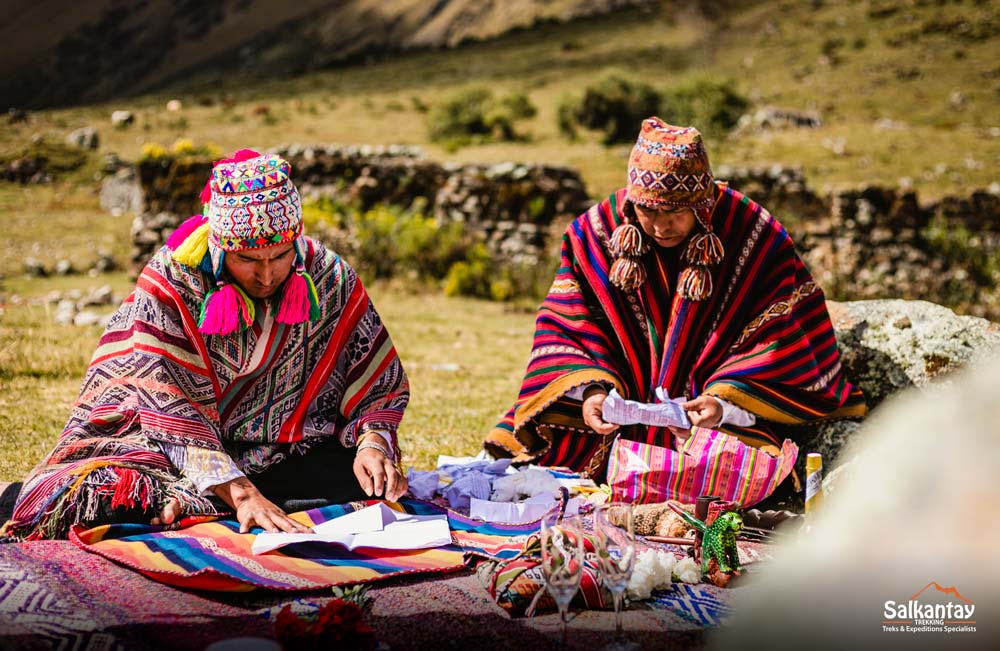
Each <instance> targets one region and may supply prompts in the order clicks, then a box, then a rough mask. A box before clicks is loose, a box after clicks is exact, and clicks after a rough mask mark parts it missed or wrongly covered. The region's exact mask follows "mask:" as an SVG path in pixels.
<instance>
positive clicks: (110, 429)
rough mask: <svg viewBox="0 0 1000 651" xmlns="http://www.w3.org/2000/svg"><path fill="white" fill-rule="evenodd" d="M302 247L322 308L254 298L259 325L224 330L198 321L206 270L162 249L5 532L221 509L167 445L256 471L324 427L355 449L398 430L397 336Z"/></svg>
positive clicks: (312, 244) (115, 320) (352, 284)
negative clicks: (173, 502)
mask: <svg viewBox="0 0 1000 651" xmlns="http://www.w3.org/2000/svg"><path fill="white" fill-rule="evenodd" d="M306 244H307V249H308V254H307V256H306V257H307V260H306V267H307V269H308V271H309V274H310V276H311V277H312V278H313V280H314V282H315V285H316V289H317V293H318V296H319V304H320V309H321V314H320V317H319V319H318V320H317V321H315V322H305V323H299V324H293V325H289V324H282V323H278V322H276V321H275V320H274V319H269V318H267V317H266V314H265V308H266V306H265V304H263V303H258V304H257V310H256V313H257V318H256V320H254V321H253V325H252V326H251V327H249V328H246V329H244V330H241V331H237V332H234V333H233V334H229V335H203V334H201V333H200V332H199V331H198V328H197V315H198V311H199V308H200V306H201V305H202V302H203V299H204V293H205V291H206V285H207V283H206V276H204V275H203V273H202V272H201V271H200V270H199V269H197V268H191V267H186V266H184V265H181V264H179V263H177V262H176V261H174V260H173V259H172V258H171V251H170V249H168V248H166V247H164V248H163V249H161V250H160V252H159V253H158V254H157V255H156V256H155V257H154V258H153V259H152V260H151V261H150V263H149V264H148V265H147V266H146V267H145V269H144V270H143V271H142V274H141V275H140V276H139V279H138V281H137V284H136V288H135V290H134V291H133V292H132V294H131V295H130V296H129V297H128V298H127V299H126V300H125V302H124V303H123V304H122V306H121V307H120V308H119V309H118V311H117V312H116V313H115V314H114V316H113V317H112V319H111V322H110V323H109V325H108V327H107V330H106V331H105V333H104V335H103V336H102V338H101V341H100V345H99V347H98V349H97V351H96V353H95V354H94V357H93V359H92V361H91V363H90V366H89V368H88V370H87V373H86V376H85V378H84V381H83V387H82V389H81V391H80V395H79V397H78V398H77V401H76V404H75V405H74V406H73V411H72V415H71V417H70V419H69V422H68V424H67V425H66V428H65V430H64V431H63V433H62V435H61V436H60V438H59V442H58V443H57V445H56V448H55V450H53V451H52V452H51V453H50V454H49V455H48V456H47V457H46V458H45V459H44V460H43V461H42V462H41V463H40V464H39V465H38V466H37V467H36V468H35V469H34V470H33V471H32V473H31V474H30V475H29V476H28V478H27V479H26V480H25V483H24V488H23V489H22V491H21V495H20V498H19V501H18V504H17V507H16V509H15V511H14V517H13V518H12V520H11V521H10V522H9V523H8V524H7V526H6V529H5V531H4V533H6V534H7V535H11V536H13V537H15V538H19V539H29V540H30V539H37V538H52V537H64V536H65V535H66V533H67V530H68V527H69V525H70V524H72V523H74V522H79V521H82V520H87V519H90V518H92V517H93V516H94V515H95V513H96V512H97V510H98V509H99V508H100V503H101V502H102V501H105V502H107V501H110V504H111V506H112V507H115V508H128V509H135V510H136V513H142V514H144V516H145V517H146V519H147V520H148V513H149V512H150V511H151V510H154V509H157V508H159V507H161V506H162V505H163V504H164V503H165V501H166V500H167V499H169V498H176V499H178V500H180V502H181V504H182V507H183V509H184V511H185V513H187V514H189V515H194V514H211V513H215V509H214V507H213V506H212V504H211V502H209V501H208V500H207V499H205V498H204V497H203V496H201V495H200V494H199V493H198V491H197V490H196V489H195V487H194V484H193V483H192V482H191V481H190V480H189V479H186V478H185V477H184V476H182V474H180V473H179V472H178V470H177V469H176V468H174V467H173V466H172V465H171V462H170V460H169V459H168V457H167V456H165V454H164V452H163V450H162V448H161V447H160V443H165V444H174V445H185V446H194V447H198V448H204V449H208V450H215V451H225V452H227V453H228V454H229V455H230V456H231V457H232V458H233V459H234V460H235V462H236V464H237V466H238V467H239V468H240V470H242V471H243V472H244V473H246V474H247V475H249V476H250V478H251V481H252V479H253V477H252V475H253V473H256V472H260V471H262V470H263V469H265V468H266V467H268V466H269V465H271V464H273V463H276V462H277V461H280V460H281V459H282V458H283V457H284V455H287V454H296V453H303V452H305V451H306V450H307V449H308V448H309V447H310V446H312V445H314V444H316V443H317V442H318V441H320V440H323V439H328V437H332V436H336V437H339V440H340V442H341V443H342V444H343V445H344V446H347V447H351V446H353V445H354V444H355V442H356V441H357V439H358V438H359V437H361V436H362V435H363V434H364V433H365V432H366V431H368V430H378V431H381V432H385V433H387V434H388V435H389V436H391V437H392V439H393V440H395V431H396V429H397V427H398V425H399V422H400V420H401V418H402V416H403V410H404V409H405V407H406V404H407V401H408V399H409V387H408V383H407V379H406V375H405V373H404V372H403V368H402V366H401V365H400V363H399V359H398V357H397V355H396V350H395V348H394V347H393V345H392V341H391V340H390V339H389V336H388V333H387V332H386V329H385V327H384V326H383V324H382V321H381V319H380V318H379V316H378V314H377V313H376V312H375V310H374V309H373V307H372V304H371V302H370V301H369V299H368V295H367V293H366V292H365V289H364V287H363V286H362V284H361V282H360V281H359V279H358V278H357V276H356V275H355V272H354V270H353V269H351V268H350V267H349V266H348V265H347V264H346V263H344V262H343V261H342V260H341V259H340V258H339V257H338V256H336V255H335V254H334V253H332V252H331V251H328V250H327V249H325V248H323V247H322V245H320V244H319V243H318V242H316V241H314V240H311V239H308V238H307V239H306ZM394 447H396V446H394ZM394 452H396V456H397V458H398V448H396V450H394Z"/></svg>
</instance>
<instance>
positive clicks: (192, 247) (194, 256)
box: [173, 223, 208, 267]
mask: <svg viewBox="0 0 1000 651" xmlns="http://www.w3.org/2000/svg"><path fill="white" fill-rule="evenodd" d="M207 253H208V224H207V223H205V224H202V225H201V226H199V227H198V228H196V229H194V230H193V231H191V234H190V235H188V236H187V237H186V238H185V239H184V242H183V243H181V244H180V246H178V247H177V248H176V249H174V256H173V257H174V260H176V261H177V262H179V263H181V264H183V265H186V266H188V267H197V266H198V265H200V264H201V261H202V260H203V259H204V258H205V254H207Z"/></svg>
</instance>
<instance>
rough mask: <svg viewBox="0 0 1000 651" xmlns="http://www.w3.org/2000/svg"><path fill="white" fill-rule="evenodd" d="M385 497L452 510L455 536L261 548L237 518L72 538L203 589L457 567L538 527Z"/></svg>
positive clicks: (418, 505)
mask: <svg viewBox="0 0 1000 651" xmlns="http://www.w3.org/2000/svg"><path fill="white" fill-rule="evenodd" d="M376 503H377V500H373V501H368V502H353V503H351V504H343V505H335V506H328V507H323V508H321V509H313V510H309V511H303V512H299V513H295V514H292V517H293V518H294V519H296V520H297V521H299V522H301V523H303V524H306V525H308V526H315V525H317V524H321V523H323V522H326V521H328V520H331V519H333V518H336V517H337V516H340V515H343V514H345V513H348V512H350V511H352V510H355V509H360V508H364V507H365V506H369V505H371V504H376ZM386 504H387V505H388V506H390V507H392V508H395V509H397V510H400V511H406V512H408V513H414V514H417V515H432V514H439V513H447V515H448V520H449V526H450V527H451V530H452V541H453V544H451V545H449V546H447V547H441V548H435V549H421V550H414V551H406V552H400V551H396V550H373V549H359V550H354V551H349V550H347V549H345V548H343V547H340V546H338V545H333V544H327V543H297V544H293V545H288V546H286V547H282V548H281V549H279V550H276V551H273V552H269V553H267V554H260V555H254V554H253V553H251V551H250V548H251V546H252V545H253V541H254V537H255V532H256V533H259V532H260V531H262V530H261V529H255V530H254V531H252V532H251V533H246V534H241V533H239V523H238V522H236V520H216V521H202V522H194V523H193V524H191V526H186V527H184V528H181V529H176V530H170V531H163V530H161V528H160V527H153V526H149V525H138V524H114V525H104V526H100V527H96V528H94V529H89V530H87V529H84V528H83V527H81V526H79V525H76V526H75V527H73V529H72V530H71V532H70V540H72V541H73V542H74V543H75V544H77V545H78V546H80V547H81V548H83V549H85V550H87V551H90V552H93V553H95V554H99V555H101V556H103V557H105V558H108V559H110V560H112V561H115V562H116V563H119V564H121V565H124V566H125V567H129V568H131V569H133V570H136V571H137V572H140V573H142V574H144V575H146V576H148V577H149V578H151V579H154V580H156V581H159V582H161V583H166V584H169V585H173V586H178V587H182V588H191V589H197V590H211V591H223V592H243V591H249V590H254V589H256V588H267V589H271V590H316V589H319V588H328V587H330V586H334V585H344V584H349V583H360V582H370V581H377V580H381V579H385V578H388V577H391V576H399V575H404V574H422V573H433V572H451V571H456V570H459V569H463V568H464V567H466V565H465V558H466V557H467V555H475V556H482V557H489V558H512V557H513V556H516V555H517V554H518V553H519V552H520V551H521V548H522V547H523V546H524V543H525V541H526V540H527V539H528V537H529V535H530V534H531V533H534V532H537V531H538V524H537V523H535V524H534V525H531V524H528V525H502V524H488V523H484V522H479V521H475V520H472V519H470V518H467V517H464V516H461V515H459V514H457V513H454V512H451V511H447V510H445V509H444V508H442V507H439V506H436V505H433V504H430V503H427V502H419V501H416V500H403V501H401V502H399V503H390V502H386ZM201 519H202V520H205V518H201Z"/></svg>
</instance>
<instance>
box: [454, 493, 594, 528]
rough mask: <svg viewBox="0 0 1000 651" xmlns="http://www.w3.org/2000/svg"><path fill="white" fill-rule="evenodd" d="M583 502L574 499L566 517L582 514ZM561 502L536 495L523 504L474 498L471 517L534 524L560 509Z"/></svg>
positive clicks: (488, 520) (546, 496)
mask: <svg viewBox="0 0 1000 651" xmlns="http://www.w3.org/2000/svg"><path fill="white" fill-rule="evenodd" d="M582 504H583V500H582V499H580V498H579V497H574V498H573V499H571V500H570V501H569V503H568V504H567V505H566V515H576V514H578V513H579V512H580V506H581V505H582ZM558 505H559V502H558V501H556V500H553V499H552V498H551V497H550V496H548V495H535V496H534V497H529V498H528V499H527V500H525V501H523V502H490V501H489V500H480V499H477V498H475V497H473V498H472V499H471V500H470V503H469V516H470V517H473V518H478V519H480V520H485V521H486V522H502V523H507V524H519V523H522V522H534V521H535V520H538V519H540V518H541V517H542V516H543V515H545V514H546V513H548V512H549V511H551V510H553V509H555V508H558Z"/></svg>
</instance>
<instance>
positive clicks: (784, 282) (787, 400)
mask: <svg viewBox="0 0 1000 651" xmlns="http://www.w3.org/2000/svg"><path fill="white" fill-rule="evenodd" d="M624 201H625V190H624V189H622V190H619V191H618V192H616V193H615V194H613V195H612V196H610V197H609V198H608V199H606V200H605V201H603V202H601V203H599V204H597V205H595V206H593V207H592V208H591V209H590V210H588V211H587V212H586V213H584V214H583V215H581V216H580V217H578V218H577V219H576V220H575V221H574V222H573V223H572V224H571V225H570V226H569V228H568V229H567V230H566V233H565V234H564V235H563V242H562V259H561V262H560V266H559V269H558V271H557V272H556V277H555V280H554V281H553V283H552V287H551V289H550V290H549V294H548V296H547V297H546V299H545V302H544V303H543V304H542V306H541V308H540V309H539V311H538V316H537V320H536V328H535V338H534V344H533V346H532V350H531V358H530V361H529V363H528V370H527V372H526V374H525V378H524V382H523V384H522V386H521V391H520V394H519V396H518V398H517V402H516V403H515V404H514V406H513V407H512V408H511V410H510V411H509V412H508V413H507V415H506V417H504V419H503V420H502V421H501V422H500V423H499V424H498V425H497V426H496V428H495V429H494V430H493V431H492V432H491V433H490V435H489V436H488V437H487V439H486V442H485V446H486V448H487V449H488V450H490V451H491V452H492V453H493V454H494V455H499V456H513V457H514V459H515V461H533V462H535V463H539V464H543V465H559V466H568V467H570V468H573V469H575V470H580V471H585V472H587V473H588V474H589V475H590V476H592V477H595V478H601V477H603V475H604V472H605V467H606V463H607V452H608V450H609V448H610V445H611V442H612V440H613V436H600V435H598V434H596V433H595V432H593V431H592V430H590V429H589V428H588V427H586V425H585V424H584V423H583V419H582V413H581V403H580V401H579V400H575V399H571V398H569V397H568V396H567V393H568V392H570V390H571V389H572V388H574V387H577V386H580V385H585V384H590V383H593V382H604V383H608V384H613V385H614V386H615V387H617V388H618V391H619V392H620V393H621V394H622V395H623V396H624V397H626V398H629V399H632V400H639V401H643V402H652V401H654V397H653V396H654V394H653V391H654V389H655V388H656V387H657V386H663V387H664V388H665V389H666V391H667V392H668V393H669V395H670V396H672V397H677V396H687V397H688V398H694V397H696V396H698V395H701V394H703V393H705V394H709V395H714V396H718V397H720V398H723V399H725V400H728V401H730V402H731V403H733V404H735V405H738V406H740V407H742V408H743V409H746V410H748V411H750V412H752V413H753V414H755V415H756V416H757V423H756V424H755V425H753V426H752V427H749V428H731V427H729V426H724V427H723V428H722V429H723V430H724V431H727V432H729V433H731V434H735V435H737V436H739V437H740V438H741V439H742V440H743V441H745V442H747V443H750V444H752V445H755V446H758V447H762V448H764V449H765V450H768V451H773V452H775V453H776V452H777V448H778V447H779V446H780V445H781V437H779V435H777V434H776V433H775V427H774V426H775V425H776V424H778V425H781V424H786V425H790V424H799V423H804V422H809V421H817V420H825V419H834V418H845V417H861V416H863V415H864V414H865V411H866V407H865V403H864V396H863V395H862V393H861V391H860V390H859V389H857V388H856V387H854V386H853V385H851V384H850V383H849V382H848V381H847V380H846V378H845V377H844V374H843V372H842V371H841V365H840V355H839V352H838V349H837V341H836V339H835V337H834V332H833V326H832V324H831V323H830V317H829V314H828V313H827V309H826V302H825V299H824V295H823V290H822V289H820V287H819V285H817V284H816V282H815V281H814V280H813V278H812V276H811V275H810V274H809V271H808V270H807V269H806V267H805V265H804V264H803V262H802V260H801V259H800V258H799V256H798V254H797V253H796V252H795V249H794V246H793V244H792V240H791V238H789V236H788V233H787V232H786V231H785V229H784V227H782V225H781V224H780V223H778V221H777V220H776V219H775V218H774V217H772V216H771V214H770V213H768V212H767V211H766V210H764V209H763V208H762V207H761V206H759V205H758V204H756V203H754V202H753V201H751V200H750V199H748V198H747V197H745V196H743V195H742V194H740V193H739V192H737V191H735V190H732V189H731V188H728V187H725V186H723V185H721V184H720V185H719V187H718V191H717V201H716V205H715V209H714V212H713V213H712V218H711V219H712V228H713V230H714V231H715V233H716V234H717V235H718V236H719V237H720V238H721V240H722V243H723V246H724V248H725V256H724V257H723V259H722V262H721V263H720V264H718V265H715V266H713V267H711V268H710V269H711V273H712V284H713V287H714V290H713V292H712V294H711V296H710V297H709V298H708V299H707V300H704V301H690V300H687V299H684V298H681V297H680V296H679V295H678V294H677V292H676V291H675V290H676V286H677V277H678V274H679V273H680V271H681V268H682V267H681V265H682V264H683V263H682V262H681V256H680V254H681V252H682V251H683V250H684V245H681V246H677V247H674V248H672V249H666V248H661V247H658V246H656V245H655V244H654V245H653V246H652V247H650V250H649V251H648V252H647V253H646V254H645V255H644V256H643V263H644V264H645V266H646V271H647V276H648V279H647V281H646V282H645V283H643V285H642V286H641V287H640V288H638V289H636V290H632V291H630V292H625V291H622V290H620V289H618V288H617V287H615V286H613V285H612V284H611V283H610V282H609V281H608V271H609V269H610V267H611V263H612V262H613V260H614V258H613V256H612V254H611V252H610V250H609V248H608V239H609V236H610V234H611V233H612V232H613V231H614V229H615V227H616V226H618V225H619V224H620V223H622V220H623V218H622V213H621V211H622V207H623V205H624ZM620 431H621V433H622V435H623V436H627V437H629V438H636V439H639V440H643V441H646V442H649V443H653V444H657V445H667V444H668V442H669V440H670V439H669V437H670V433H669V431H667V430H664V429H661V428H647V427H644V426H642V427H637V426H632V427H628V428H622V430H620ZM772 446H773V449H772Z"/></svg>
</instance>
